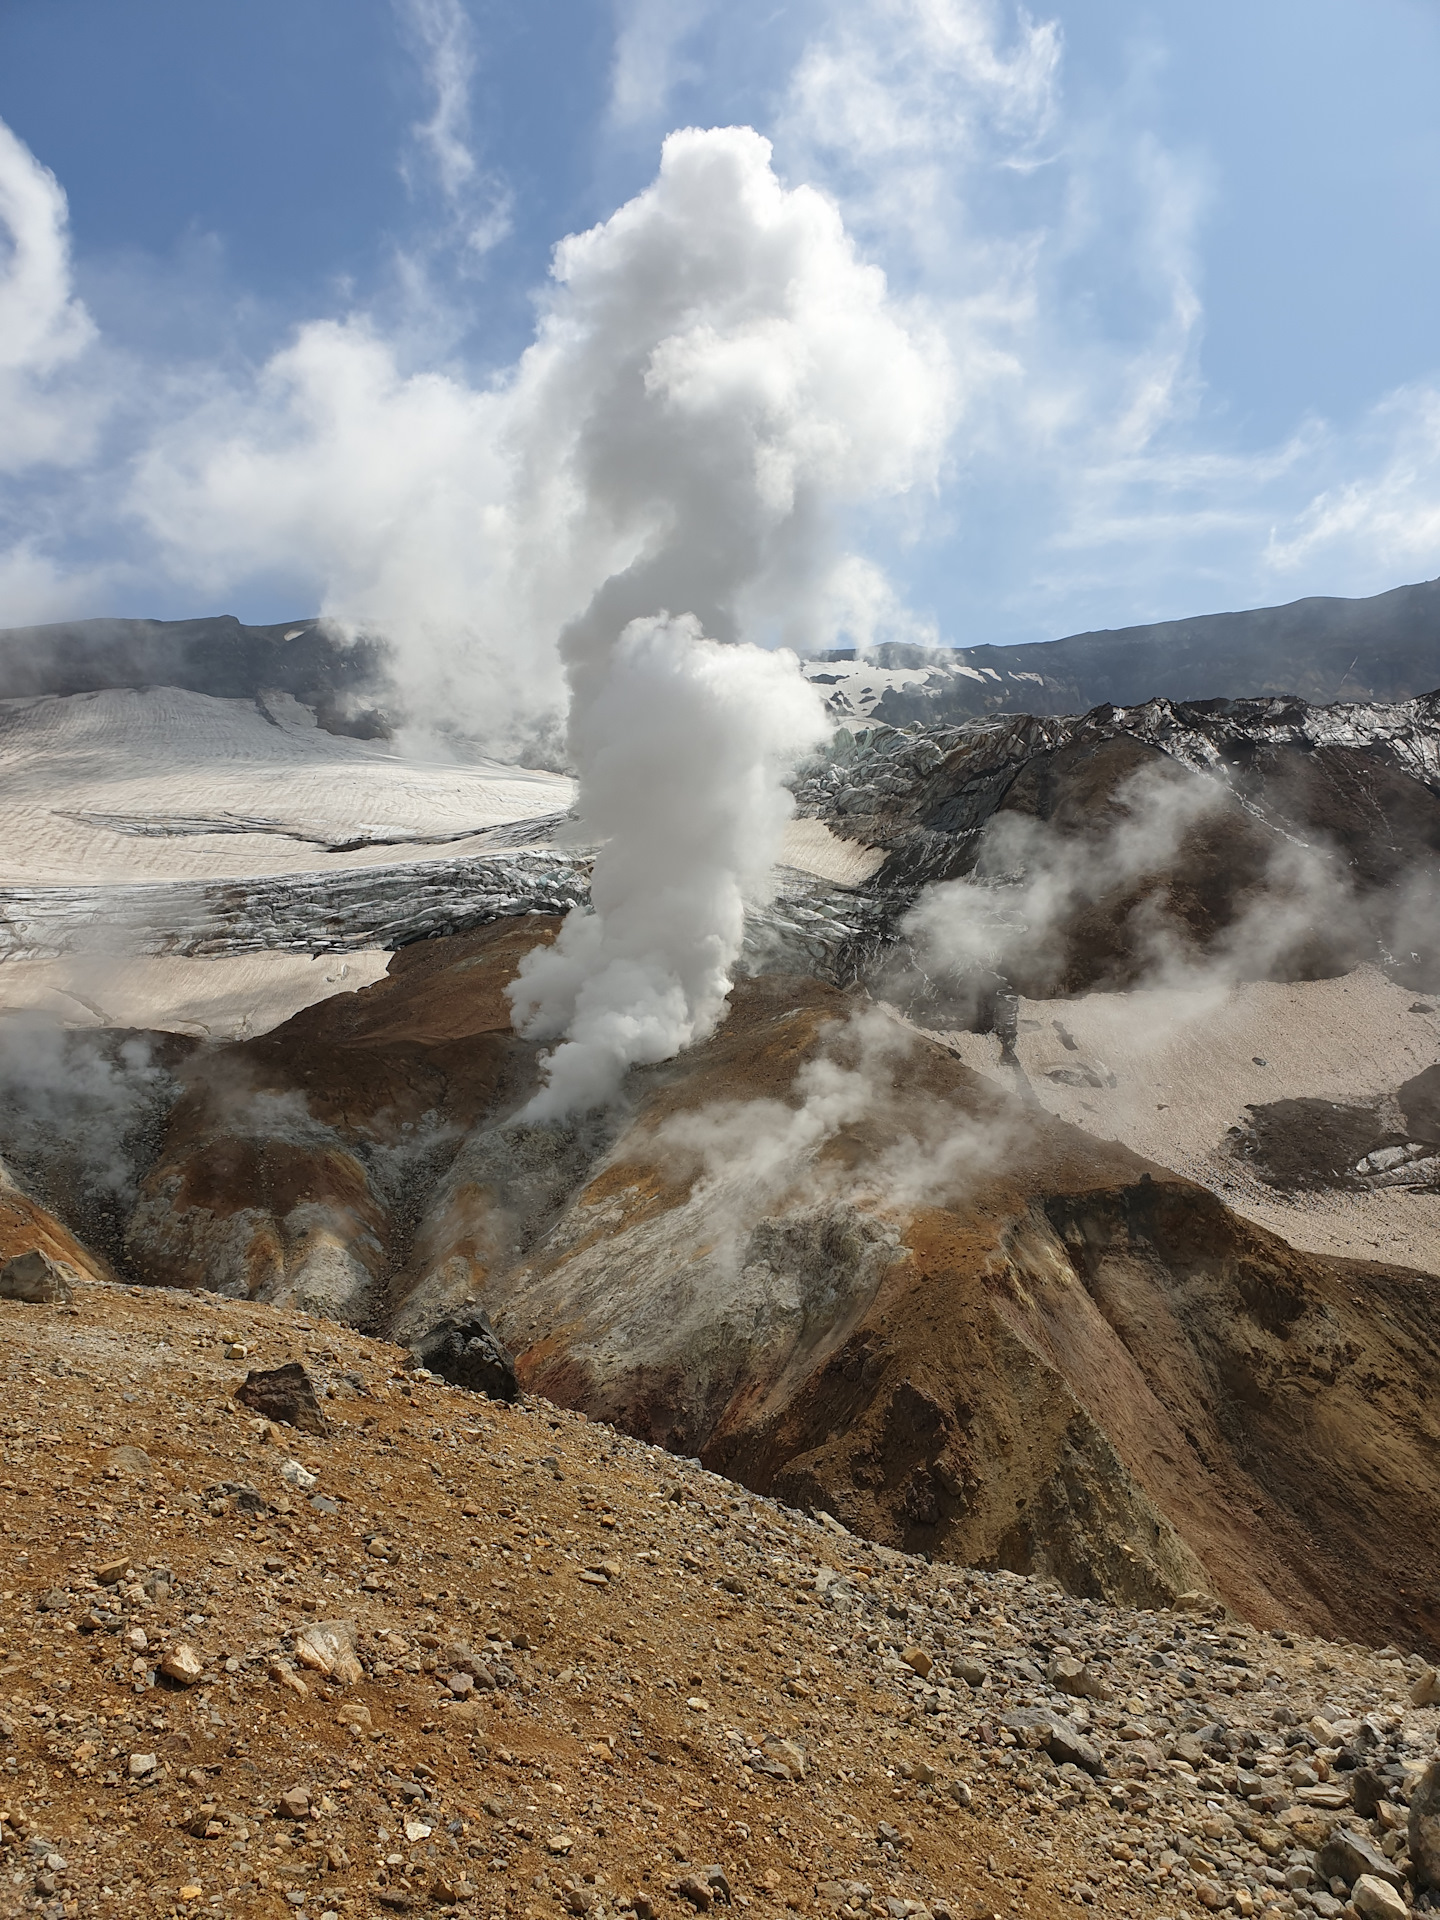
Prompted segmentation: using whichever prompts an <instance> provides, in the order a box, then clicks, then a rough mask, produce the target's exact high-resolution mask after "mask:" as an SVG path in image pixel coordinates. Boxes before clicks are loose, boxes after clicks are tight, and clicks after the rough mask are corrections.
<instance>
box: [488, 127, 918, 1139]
mask: <svg viewBox="0 0 1440 1920" xmlns="http://www.w3.org/2000/svg"><path fill="white" fill-rule="evenodd" d="M556 275H557V279H558V280H559V282H560V284H561V287H562V289H563V291H562V293H561V294H560V296H559V297H558V299H557V301H556V304H555V307H554V309H553V311H552V313H551V314H550V316H549V318H548V321H547V324H546V326H545V328H544V330H543V331H542V335H541V338H540V340H539V342H538V343H537V346H536V347H535V348H534V349H533V350H532V352H533V353H534V355H535V356H536V357H537V361H538V362H543V363H545V366H546V373H547V377H546V378H545V379H544V381H543V382H541V383H540V390H541V394H542V396H543V398H544V401H545V404H544V405H543V406H541V407H540V409H539V412H538V416H537V417H538V419H539V420H540V421H541V422H548V421H553V420H555V419H556V418H557V416H561V414H562V409H563V417H566V418H568V419H569V420H570V421H571V422H577V421H578V423H579V424H578V427H577V426H574V425H572V426H571V429H570V431H571V433H572V434H573V436H574V438H573V444H574V461H573V468H572V473H573V478H574V480H575V481H576V482H577V483H579V484H580V485H582V486H583V488H584V499H585V517H586V519H587V521H588V522H589V523H590V524H591V525H592V526H593V527H594V528H595V529H596V530H597V531H598V530H600V529H605V530H607V531H609V532H610V533H611V534H612V537H613V534H614V533H615V532H620V533H621V534H622V535H623V537H624V538H625V540H626V542H627V544H629V546H630V547H631V550H632V555H633V557H632V558H631V559H630V561H629V563H628V564H627V565H626V566H624V567H623V568H621V569H619V570H618V571H616V572H614V573H612V574H611V575H610V577H609V578H607V579H606V580H605V581H604V583H603V584H602V585H601V586H600V587H599V589H598V590H597V591H596V592H595V593H594V595H593V597H592V598H591V600H590V603H589V605H588V606H587V607H586V609H585V611H584V612H583V613H582V614H581V615H580V616H579V617H578V618H577V619H574V620H572V621H571V622H570V623H569V624H568V626H567V627H566V629H565V631H564V634H563V636H562V641H561V655H562V658H563V661H564V666H565V673H566V678H567V681H568V684H569V689H570V697H571V707H570V742H571V753H572V757H573V759H574V762H575V765H576V768H577V771H578V773H579V776H580V800H579V805H580V811H581V814H582V816H583V818H584V821H585V823H586V826H587V828H588V829H589V830H590V831H591V832H592V833H594V834H595V835H597V836H599V837H601V838H602V839H604V841H605V844H604V846H603V847H602V849H601V852H600V855H599V858H598V861H597V865H596V869H595V877H594V886H593V899H594V904H593V908H592V909H591V910H590V911H588V912H586V913H583V914H576V915H572V916H571V918H570V920H569V921H568V922H567V924H566V927H565V929H564V931H563V932H562V935H561V938H560V940H559V941H558V942H557V943H556V945H555V946H554V947H553V948H550V949H547V950H542V951H539V952H537V953H535V954H533V955H531V956H530V957H529V960H528V962H527V964H526V966H525V967H524V968H523V969H522V973H521V977H520V979H519V981H518V982H517V983H516V987H515V989H514V1001H515V1020H516V1025H517V1026H518V1027H519V1029H520V1030H521V1031H522V1032H524V1033H527V1034H530V1035H532V1036H534V1037H537V1038H542V1039H556V1038H559V1039H561V1040H562V1044H561V1045H560V1046H559V1047H558V1048H557V1049H556V1050H555V1052H554V1053H553V1054H552V1055H551V1056H550V1059H549V1062H548V1083H547V1085H546V1087H545V1088H544V1089H543V1090H542V1092H541V1093H540V1094H539V1095H538V1096H537V1098H536V1099H535V1100H534V1101H533V1102H532V1103H531V1105H530V1106H529V1107H528V1108H527V1109H526V1112H525V1115H524V1118H526V1119H527V1120H547V1119H553V1118H557V1117H560V1116H563V1115H564V1114H567V1113H570V1112H573V1111H577V1110H580V1109H583V1108H586V1107H589V1106H594V1105H596V1104H598V1103H600V1102H602V1101H603V1100H604V1099H606V1098H607V1097H608V1096H609V1095H610V1094H611V1093H612V1092H613V1091H614V1089H615V1088H616V1087H617V1086H618V1084H619V1081H620V1078H621V1076H622V1075H623V1073H624V1071H625V1069H626V1068H627V1067H628V1066H630V1065H632V1064H634V1063H636V1062H653V1061H656V1060H661V1059H665V1058H668V1057H669V1056H670V1055H671V1054H673V1053H675V1052H676V1051H677V1050H678V1049H679V1048H680V1047H682V1046H685V1045H686V1044H688V1043H689V1042H690V1041H691V1040H694V1039H696V1038H700V1037H703V1036H704V1035H705V1034H707V1033H709V1032H710V1031H712V1030H713V1028H714V1026H715V1024H716V1022H717V1021H718V1020H719V1018H720V1017H721V1013H722V1011H723V1007H724V999H725V994H726V993H727V991H728V989H729V985H730V974H731V969H732V967H733V965H734V962H735V959H736V956H737V955H738V953H739V949H740V941H741V936H742V931H743V913H744V902H745V899H746V897H747V896H749V897H753V896H754V894H755V893H756V892H757V890H758V889H759V888H760V887H762V886H763V884H764V881H765V876H766V874H767V873H768V870H769V868H770V865H771V863H772V862H773V860H774V857H775V854H776V852H777V851H778V843H779V836H780V832H781V829H782V828H783V825H784V821H785V818H786V814H787V812H788V806H789V802H788V796H787V795H786V794H785V792H784V789H783V786H782V784H781V783H782V778H783V774H784V771H785V767H786V764H787V761H789V760H790V759H792V758H793V757H794V756H795V755H796V754H797V753H799V752H801V751H803V750H804V749H805V748H807V747H809V746H812V745H814V744H815V743H816V742H817V741H818V740H819V739H820V737H821V736H822V734H823V730H824V723H823V716H822V712H821V709H820V706H819V703H818V700H816V699H815V697H814V696H813V695H812V693H811V692H810V690H809V689H808V688H806V687H805V685H804V684H803V682H802V681H801V679H800V677H799V674H798V672H797V670H796V663H795V661H794V658H793V656H791V655H789V654H788V653H785V652H777V653H767V652H765V651H762V650H761V649H760V648H759V647H757V646H755V645H754V644H751V643H750V642H749V641H747V640H745V639H744V638H743V637H742V636H745V635H755V636H759V637H770V638H777V637H778V638H784V639H791V640H798V641H801V642H806V641H811V640H813V639H815V638H817V637H818V634H817V632H816V629H815V627H814V625H813V624H812V622H813V620H814V616H813V614H811V613H810V612H808V611H807V609H808V608H809V607H810V606H811V605H812V604H813V603H814V601H815V598H816V596H817V594H819V595H820V596H821V597H822V598H823V589H824V588H825V586H826V584H827V582H828V580H829V578H830V576H831V575H832V574H833V572H834V571H835V569H836V568H837V567H839V566H841V565H843V562H844V556H843V555H842V554H841V553H840V552H839V551H838V550H837V547H836V544H835V531H836V530H835V526H834V516H835V512H836V509H837V507H839V506H840V505H841V504H843V503H845V502H847V501H854V500H857V499H860V498H862V497H863V496H865V495H866V494H868V493H872V492H874V491H877V490H882V489H901V488H904V487H906V486H908V485H910V484H911V483H912V482H913V480H914V479H915V478H916V476H917V474H918V473H921V472H923V471H924V470H925V469H926V468H927V466H930V465H932V464H933V462H934V459H935V457H936V455H937V453H938V449H939V443H940V437H941V435H942V434H943V428H944V412H945V406H944V401H945V396H946V393H947V391H948V384H947V380H946V375H945V367H944V362H943V358H942V357H941V356H940V355H939V353H938V351H937V350H936V349H935V348H934V347H933V346H932V345H931V344H930V343H928V342H923V341H920V340H917V339H916V338H915V337H914V336H912V334H911V333H910V332H909V331H907V329H906V328H905V326H904V325H903V324H902V323H901V320H900V318H899V316H898V315H897V314H896V313H895V312H894V311H893V310H892V309H891V307H890V306H889V303H888V299H887V294H886V289H885V283H884V279H883V277H882V276H881V274H880V273H879V272H878V271H877V270H876V269H874V268H873V267H868V266H866V265H864V264H863V263H862V262H861V261H859V260H858V259H857V258H856V256H855V253H854V250H853V248H852V246H851V244H850V242H849V240H848V238H847V236H846V234H845V231H844V227H843V225H842V223H841V220H840V217H839V215H838V213H837V211H836V210H835V208H834V207H833V206H832V205H831V203H830V202H829V201H827V200H825V199H824V198H823V197H822V196H821V195H819V194H818V193H815V192H814V191H813V190H811V189H808V188H804V187H801V188H796V189H793V190H788V191H787V190H786V189H785V188H783V187H782V186H781V184H780V182H779V181H778V180H777V179H776V177H775V175H774V173H773V171H772V170H771V166H770V147H769V143H768V142H767V141H765V140H762V139H761V138H760V136H759V135H758V134H756V133H754V132H752V131H750V130H749V129H748V128H728V129H722V130H716V131H710V132H703V133H702V132H697V131H694V130H691V131H687V132H684V133H678V134H672V135H671V136H670V138H669V139H668V140H667V141H666V142H665V146H664V151H663V157H662V160H661V167H660V174H659V177H658V179H657V180H656V181H655V183H654V185H653V186H651V187H650V188H648V189H647V190H646V191H645V192H644V193H642V194H641V195H639V196H638V197H637V198H636V199H635V200H633V201H631V202H630V203H629V204H628V205H627V206H625V207H622V208H621V209H620V211H619V212H618V213H616V214H615V215H614V216H613V217H612V218H611V219H610V220H609V221H607V222H606V223H605V224H604V225H603V226H600V227H596V228H594V229H593V230H592V231H591V232H589V233H587V234H583V235H581V236H579V237H578V238H575V239H572V240H569V241H567V242H565V244H564V245H563V246H562V247H561V248H560V250H559V254H558V257H557V263H556ZM527 358H528V356H527ZM547 388H548V390H549V391H548V393H545V391H544V390H545V389H547ZM727 642H728V643H732V644H729V645H726V644H722V643H727Z"/></svg>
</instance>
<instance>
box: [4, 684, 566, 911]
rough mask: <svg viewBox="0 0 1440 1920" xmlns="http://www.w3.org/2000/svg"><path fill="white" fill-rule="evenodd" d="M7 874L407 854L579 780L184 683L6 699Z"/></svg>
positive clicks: (554, 802)
mask: <svg viewBox="0 0 1440 1920" xmlns="http://www.w3.org/2000/svg"><path fill="white" fill-rule="evenodd" d="M0 769H3V772H0V846H3V848H4V859H3V867H0V883H3V884H4V885H6V886H26V885H28V886H60V885H87V884H88V885H96V884H102V885H126V884H133V883H135V882H139V881H155V880H213V879H227V878H237V879H238V878H246V879H248V878H254V877H258V876H260V875H264V874H281V873H298V872H303V871H306V870H309V869H313V868H315V867H317V866H320V865H322V864H323V865H324V866H326V867H333V868H345V867H368V866H376V865H383V864H389V863H391V862H397V861H406V860H413V859H414V858H415V852H416V849H417V848H421V847H424V846H426V845H444V846H445V847H447V848H449V849H451V850H455V851H460V850H462V843H464V842H465V841H467V840H468V839H470V838H471V837H472V836H473V835H475V834H477V833H482V832H484V833H486V834H487V837H488V839H489V841H490V844H494V833H493V830H494V829H496V828H502V827H508V826H514V825H517V824H519V823H522V822H527V821H536V820H541V819H544V818H546V817H547V816H555V815H559V814H563V813H565V812H566V811H567V810H568V808H569V807H570V805H571V803H572V801H573V799H574V782H573V781H572V780H570V779H568V778H567V777H566V776H565V775H563V774H557V773H547V772H543V771H539V770H531V769H529V768H525V767H512V766H505V765H502V764H500V763H498V762H494V761H488V762H487V761H482V762H479V763H477V764H473V765H457V764H453V763H452V764H445V763H441V762H435V761H423V760H412V759H406V758H404V757H402V756H401V755H400V754H398V753H397V752H396V751H395V750H394V749H393V747H391V746H390V745H389V744H388V743H385V742H381V741H371V740H351V739H346V738H341V737H339V736H337V735H335V734H331V733H325V732H323V731H322V730H321V729H320V728H318V727H317V726H316V725H315V722H314V717H313V715H311V714H310V712H309V710H308V709H307V708H305V707H302V706H301V705H300V704H299V702H298V701H295V700H292V699H290V698H289V697H288V696H286V695H278V696H277V695H273V694H272V695H268V696H265V695H262V696H261V698H260V700H257V701H249V700H217V699H213V698H211V697H210V696H209V695H207V694H203V693H188V692H185V691H183V690H182V689H180V688H178V687H150V688H146V689H144V690H141V691H136V690H132V689H128V688H116V689H111V690H109V691H107V692H104V693H82V694H72V695H70V696H69V697H68V698H51V697H46V698H42V699H36V700H7V701H4V702H0Z"/></svg>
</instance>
